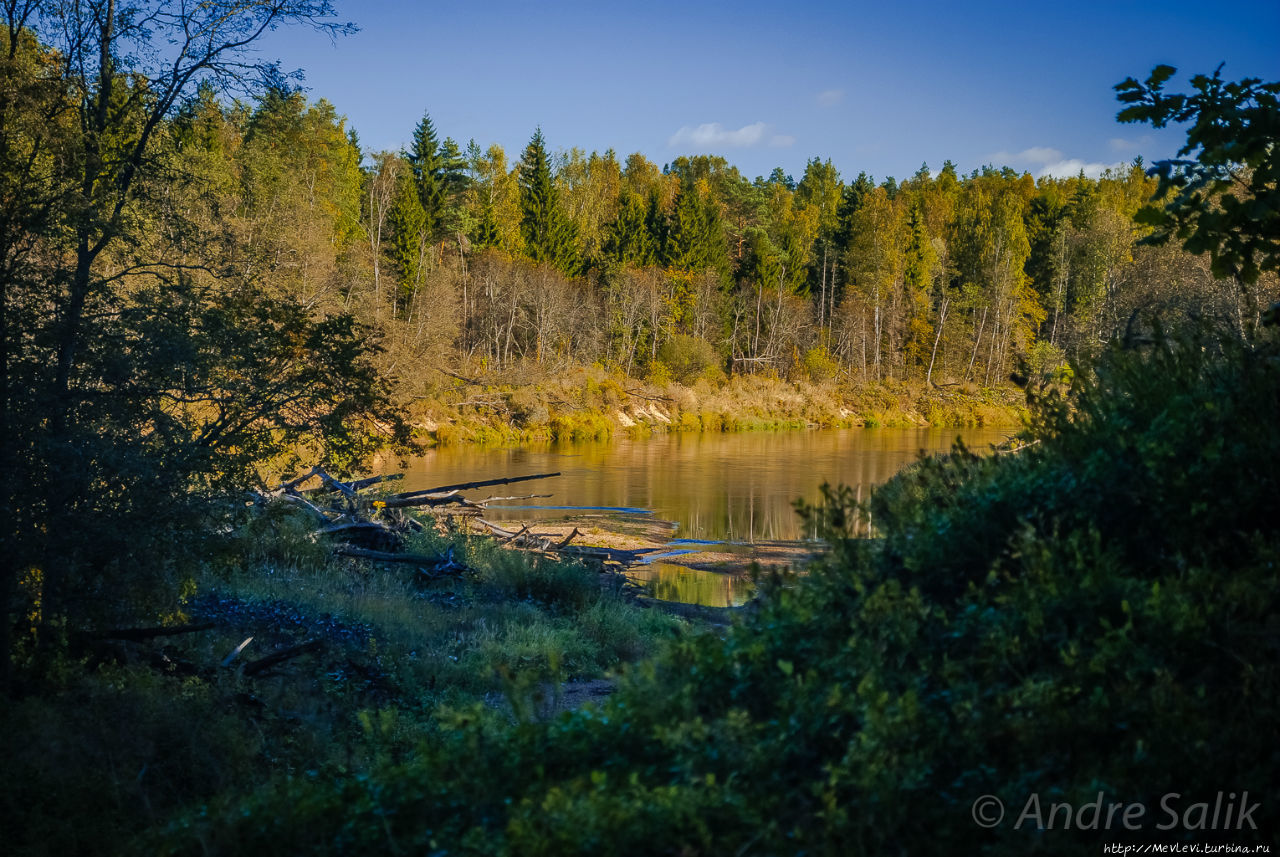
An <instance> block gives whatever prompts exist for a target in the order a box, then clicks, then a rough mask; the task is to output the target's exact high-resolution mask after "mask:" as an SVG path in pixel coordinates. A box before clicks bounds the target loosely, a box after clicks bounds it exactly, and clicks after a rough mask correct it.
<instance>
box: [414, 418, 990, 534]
mask: <svg viewBox="0 0 1280 857" xmlns="http://www.w3.org/2000/svg"><path fill="white" fill-rule="evenodd" d="M956 434H957V432H956V431H955V430H947V429H847V430H837V431H794V432H754V433H742V434H673V435H659V436H654V437H650V438H645V439H642V440H631V439H626V438H623V439H618V440H615V441H613V442H603V443H580V444H557V445H550V444H548V445H545V446H541V447H537V446H535V447H526V448H523V449H518V450H509V449H507V450H504V449H483V448H475V447H472V448H468V447H446V448H443V449H439V450H435V451H433V452H431V453H429V454H428V455H427V456H425V457H424V458H422V459H419V460H418V461H415V462H414V463H413V465H412V466H411V468H410V470H409V473H408V475H407V477H406V483H405V488H406V490H412V489H415V488H425V487H430V486H431V485H444V484H449V483H451V482H458V481H466V480H472V479H486V478H493V477H498V476H511V475H517V474H520V473H535V472H551V471H557V470H558V471H561V472H563V474H564V475H563V476H561V477H559V478H558V479H554V480H548V481H547V482H546V483H545V487H544V489H543V490H545V491H547V492H552V493H554V496H553V497H552V498H551V499H548V500H541V501H532V502H537V503H541V504H545V505H554V506H560V505H570V506H603V507H617V506H629V507H637V508H643V509H651V510H653V511H654V514H655V516H656V517H658V518H661V519H665V520H670V521H676V522H678V523H679V529H678V530H677V535H678V536H681V537H685V538H702V539H730V540H736V541H768V540H775V539H777V540H783V539H802V538H806V537H812V536H813V533H805V532H803V531H802V529H801V522H800V520H799V518H798V516H797V515H796V514H795V509H794V506H793V504H794V502H795V500H797V499H799V498H804V499H805V500H807V501H809V502H816V501H817V500H818V499H819V498H820V495H819V486H820V485H821V484H822V483H823V482H824V481H826V482H830V483H832V484H841V483H843V484H845V485H850V486H853V488H854V491H855V494H856V495H857V496H859V497H860V498H861V499H862V500H864V501H865V500H867V499H869V498H870V495H871V491H872V490H874V488H875V487H877V486H879V485H881V484H883V483H884V482H885V481H886V480H888V479H889V478H890V477H892V476H893V475H894V474H895V473H897V472H898V471H899V470H901V469H902V468H903V467H905V466H906V465H908V464H910V463H911V462H912V461H914V460H916V457H917V455H918V454H919V451H920V450H921V449H924V450H928V451H930V452H939V451H944V450H946V449H948V448H949V447H950V446H951V444H952V442H953V441H954V440H955V437H956ZM961 434H963V435H964V436H965V441H966V443H968V444H969V445H970V446H971V447H972V448H974V449H979V450H980V449H983V448H985V447H986V446H987V445H988V444H989V443H991V442H993V441H995V440H999V439H1002V438H1003V436H1004V435H1005V434H1007V432H1005V431H999V430H992V429H978V430H966V431H964V432H961ZM564 514H565V513H564V512H538V511H536V510H532V511H529V510H526V511H520V512H515V513H511V517H513V518H515V517H518V518H524V519H535V520H537V519H542V520H554V519H558V518H562V517H564ZM868 523H869V522H866V521H862V522H860V527H859V532H861V533H863V534H866V533H867V532H868V529H867V525H868ZM605 526H607V525H605Z"/></svg>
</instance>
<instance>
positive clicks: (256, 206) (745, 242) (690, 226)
mask: <svg viewBox="0 0 1280 857" xmlns="http://www.w3.org/2000/svg"><path fill="white" fill-rule="evenodd" d="M173 139H174V149H175V153H174V154H175V156H176V157H179V158H181V159H183V160H185V161H187V162H189V163H190V164H192V166H193V168H196V169H198V171H199V173H200V174H201V175H202V176H204V177H205V179H206V184H207V193H212V194H213V195H214V197H215V198H214V199H213V200H210V201H211V202H213V203H214V204H215V205H216V206H217V208H218V209H219V210H220V211H229V212H234V215H235V220H236V221H237V222H238V223H239V228H240V230H241V231H242V233H243V234H244V235H245V236H246V237H247V239H248V241H249V244H250V245H252V246H253V247H254V248H255V250H256V255H257V257H258V258H259V259H261V260H262V261H263V263H264V264H267V265H270V266H271V279H272V281H273V282H274V284H275V286H276V287H277V288H279V289H282V290H286V291H290V292H292V293H294V294H297V295H301V296H303V297H304V299H305V300H306V301H307V302H308V303H310V304H312V305H314V306H317V307H320V306H325V305H330V306H332V307H334V308H340V309H342V310H344V311H354V312H356V313H357V314H358V315H359V316H361V317H364V318H366V319H367V320H369V321H373V322H376V323H378V324H379V325H381V326H382V327H383V328H384V329H385V330H386V331H387V332H388V334H389V339H388V345H389V348H390V352H391V356H390V358H389V359H388V360H387V362H386V368H387V369H388V371H390V372H391V373H392V375H394V376H395V377H396V378H398V379H399V380H400V381H402V382H409V383H410V384H412V385H414V386H417V385H419V384H422V383H430V379H429V377H427V375H426V373H423V372H422V371H421V366H423V365H424V364H425V365H429V366H430V365H441V366H443V365H453V366H458V365H470V366H477V365H483V366H487V367H490V368H500V367H508V366H510V365H512V364H513V363H516V362H520V361H531V362H536V363H537V364H541V365H544V366H547V367H548V370H549V371H550V370H553V369H554V368H557V367H561V366H563V365H564V364H566V363H569V362H582V363H590V362H599V363H602V364H606V365H609V366H611V367H614V368H617V369H619V370H621V371H623V372H626V373H628V374H633V375H643V374H645V373H650V374H654V373H656V374H657V375H658V376H659V377H668V376H670V375H672V374H674V375H675V376H676V377H677V378H679V379H680V380H684V381H691V380H693V379H694V378H696V377H698V376H699V375H702V374H705V373H712V374H715V373H717V372H718V371H720V370H727V371H730V372H756V371H773V372H777V373H780V374H786V375H788V376H796V375H803V376H808V377H810V378H812V379H815V380H822V379H825V378H831V377H842V378H846V379H849V380H854V381H876V380H884V379H918V380H924V381H928V382H939V381H940V380H942V379H945V380H947V381H970V382H974V383H978V384H983V385H988V384H992V383H998V382H1000V381H1002V380H1003V379H1005V378H1006V377H1007V376H1008V375H1009V373H1010V372H1011V371H1012V370H1014V369H1015V368H1016V367H1017V365H1018V361H1019V360H1020V359H1025V360H1026V361H1027V363H1028V364H1029V368H1031V369H1032V370H1037V369H1045V368H1049V367H1052V366H1053V365H1056V364H1058V363H1059V362H1061V361H1062V360H1063V359H1064V358H1066V359H1088V358H1089V357H1090V355H1092V354H1094V353H1096V352H1097V350H1098V349H1099V348H1100V347H1101V345H1102V344H1103V343H1105V342H1107V341H1108V340H1109V339H1110V338H1112V337H1113V336H1115V335H1116V334H1117V333H1121V332H1123V331H1124V329H1125V328H1126V326H1127V325H1128V324H1129V323H1130V320H1131V318H1133V316H1134V313H1135V311H1138V310H1151V311H1156V312H1159V311H1172V312H1175V313H1177V314H1184V313H1186V312H1188V311H1191V312H1195V313H1198V314H1201V315H1208V316H1213V317H1219V318H1223V319H1226V320H1227V321H1229V322H1230V323H1231V324H1232V325H1233V326H1235V327H1237V328H1241V329H1243V328H1244V327H1246V326H1247V325H1249V324H1250V323H1251V320H1252V319H1254V318H1256V315H1257V308H1256V307H1255V306H1253V305H1251V304H1250V303H1249V302H1248V300H1247V299H1246V296H1245V295H1244V294H1243V293H1242V292H1241V291H1240V290H1239V289H1238V288H1237V287H1236V284H1234V283H1232V282H1230V281H1226V282H1224V281H1218V280H1215V279H1214V278H1213V277H1212V276H1211V275H1210V273H1209V270H1208V265H1207V263H1206V262H1205V261H1204V260H1202V259H1200V258H1197V257H1194V256H1191V255H1189V254H1187V253H1185V252H1183V251H1182V250H1181V249H1178V248H1173V247H1162V248H1157V247H1146V246H1139V245H1138V241H1139V240H1140V239H1141V238H1142V237H1143V235H1144V234H1145V232H1144V230H1143V228H1142V227H1137V226H1135V225H1134V223H1133V215H1134V213H1135V212H1136V211H1137V210H1138V209H1139V208H1140V207H1141V206H1142V204H1143V203H1145V202H1146V201H1148V200H1149V199H1150V197H1151V195H1152V192H1153V190H1154V189H1155V182H1154V181H1153V180H1150V179H1148V178H1147V177H1146V175H1145V173H1144V170H1143V167H1142V164H1141V162H1140V161H1138V162H1135V163H1134V164H1133V165H1131V166H1130V167H1129V168H1128V169H1126V170H1123V171H1120V172H1115V173H1111V172H1109V173H1107V174H1105V175H1103V176H1102V177H1101V178H1099V179H1090V178H1087V177H1084V176H1077V177H1074V178H1069V179H1055V178H1042V179H1040V180H1038V181H1037V180H1034V179H1033V178H1032V177H1031V176H1030V175H1029V174H1025V173H1022V174H1019V173H1017V172H1015V171H1013V170H1011V169H1009V168H1004V169H1000V170H997V169H994V168H989V167H988V168H984V169H982V170H978V171H974V172H973V173H971V174H969V175H967V176H961V175H959V174H958V173H957V171H956V169H955V167H954V166H953V165H952V164H951V163H950V162H947V163H946V164H944V165H943V167H942V169H941V170H940V171H939V172H938V173H936V174H934V173H932V172H931V171H930V170H929V169H928V168H927V167H922V168H921V169H920V171H919V172H917V173H916V174H915V175H914V176H912V177H911V178H910V179H908V180H905V181H902V182H897V181H895V180H894V179H893V178H889V179H886V180H884V181H882V182H880V183H878V184H877V183H876V181H875V180H874V179H872V178H871V177H869V176H867V175H866V174H865V173H861V174H859V175H857V176H856V177H855V178H853V179H852V180H851V181H845V180H843V179H842V177H841V175H840V173H839V171H838V170H837V169H836V167H835V165H833V164H832V162H831V161H830V160H826V161H822V160H819V159H817V158H815V159H813V160H811V161H809V163H808V164H807V165H806V168H805V172H804V174H803V175H802V176H801V178H800V180H799V181H794V180H793V179H792V178H791V177H790V176H787V175H785V174H783V172H782V171H781V170H780V169H778V170H775V171H774V172H773V174H772V175H770V176H769V177H768V178H756V179H754V180H749V179H747V178H746V177H744V176H743V175H742V174H741V173H740V172H739V171H738V169H737V168H735V167H733V166H731V165H729V164H728V163H727V161H725V159H723V158H720V157H716V156H697V157H692V158H687V157H681V158H677V159H676V160H675V161H673V162H672V163H670V164H668V165H666V166H664V167H662V168H659V167H658V166H657V165H656V164H655V163H653V162H652V161H649V160H648V159H646V158H645V157H644V156H643V155H641V154H638V153H637V154H632V155H630V156H628V157H627V158H626V159H625V161H620V160H619V159H618V157H617V156H616V155H615V154H614V153H613V152H612V151H609V152H605V153H604V154H599V153H592V154H590V155H587V154H585V153H584V152H582V151H581V150H579V149H570V150H568V151H566V152H559V153H556V154H553V153H551V152H550V151H549V149H548V145H547V143H546V141H545V140H544V139H543V136H542V134H541V132H540V131H539V132H536V133H535V134H534V136H533V138H532V139H531V140H530V142H529V144H528V146H527V147H526V148H525V150H524V152H523V153H522V154H521V157H520V159H519V160H518V161H517V162H515V163H511V162H510V160H509V159H508V157H507V154H506V153H505V152H504V151H503V149H502V148H501V147H500V146H497V145H491V146H490V147H489V148H488V149H486V150H482V149H481V148H480V147H479V146H478V145H477V144H476V143H475V142H474V141H472V142H471V143H469V144H468V145H467V146H466V147H465V148H463V147H461V146H459V145H458V144H457V143H455V142H454V141H453V140H452V139H450V138H445V139H443V140H441V139H440V136H439V134H438V132H437V130H436V129H435V127H434V124H433V123H432V121H431V119H430V118H429V117H424V118H423V119H422V121H421V122H420V123H419V124H418V126H417V128H416V130H415V132H414V135H413V144H412V146H411V148H410V149H409V150H408V151H403V152H399V153H394V152H376V153H367V152H364V151H362V150H361V148H360V146H359V143H358V140H357V138H356V136H355V134H354V132H352V131H350V130H348V129H347V128H346V126H345V123H344V120H343V119H342V117H340V116H338V115H337V113H336V112H335V110H334V108H333V107H332V106H331V105H330V104H329V103H328V102H326V101H323V100H321V101H319V102H316V103H308V102H307V101H306V99H305V98H304V97H303V96H302V95H300V94H298V93H286V92H283V91H280V90H273V91H271V92H268V93H267V94H266V95H265V97H263V98H262V99H260V100H259V101H258V102H257V103H256V105H254V106H247V105H244V104H240V103H236V104H233V105H231V106H226V105H223V104H221V103H219V101H218V100H217V99H216V98H215V97H214V95H213V93H212V92H210V91H202V92H201V93H200V94H199V95H198V96H197V97H196V98H195V99H193V100H192V101H191V103H189V104H187V105H186V106H185V107H184V108H183V109H182V110H181V111H180V113H179V114H178V116H177V117H176V119H175V120H174V122H173Z"/></svg>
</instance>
